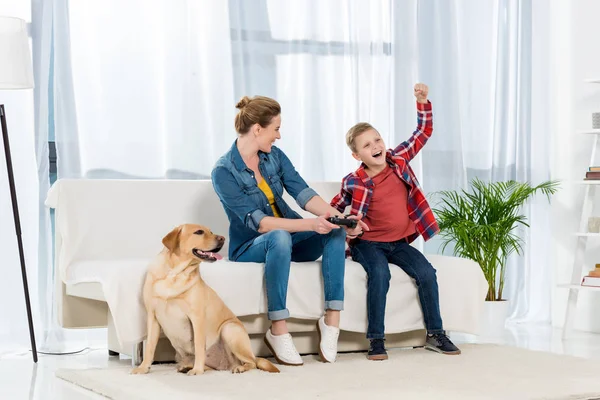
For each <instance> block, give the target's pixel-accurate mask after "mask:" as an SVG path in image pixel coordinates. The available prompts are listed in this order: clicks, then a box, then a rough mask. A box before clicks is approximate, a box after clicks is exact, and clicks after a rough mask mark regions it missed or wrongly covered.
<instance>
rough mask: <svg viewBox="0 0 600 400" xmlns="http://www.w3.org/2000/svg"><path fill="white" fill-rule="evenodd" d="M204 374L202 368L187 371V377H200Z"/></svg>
mask: <svg viewBox="0 0 600 400" xmlns="http://www.w3.org/2000/svg"><path fill="white" fill-rule="evenodd" d="M203 373H204V368H202V369H200V368H192V369H190V370H189V371H188V373H187V374H188V375H202V374H203Z"/></svg>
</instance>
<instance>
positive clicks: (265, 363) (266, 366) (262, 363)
mask: <svg viewBox="0 0 600 400" xmlns="http://www.w3.org/2000/svg"><path fill="white" fill-rule="evenodd" d="M256 367H257V368H258V369H260V370H262V371H267V372H272V373H277V372H279V370H278V369H277V367H276V366H274V365H273V363H271V361H269V360H266V359H264V358H260V357H256Z"/></svg>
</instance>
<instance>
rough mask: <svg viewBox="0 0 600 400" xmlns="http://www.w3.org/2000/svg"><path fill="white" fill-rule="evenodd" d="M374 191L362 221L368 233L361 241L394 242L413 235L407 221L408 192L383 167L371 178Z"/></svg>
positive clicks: (390, 171)
mask: <svg viewBox="0 0 600 400" xmlns="http://www.w3.org/2000/svg"><path fill="white" fill-rule="evenodd" d="M371 179H372V180H373V183H374V185H375V187H374V188H373V197H372V198H371V202H370V204H369V212H368V213H367V215H366V216H365V218H364V219H363V221H365V223H366V224H367V226H368V227H369V228H370V229H371V230H369V231H367V230H365V231H364V234H363V236H362V237H361V238H362V239H364V240H370V241H373V242H395V241H396V240H400V239H403V238H405V237H407V236H409V235H412V234H413V233H415V231H416V229H415V224H414V223H413V222H412V221H411V220H410V218H409V217H408V189H407V187H406V184H405V183H404V182H403V181H402V180H400V178H398V176H397V175H396V174H395V173H394V171H393V170H392V169H391V168H390V166H389V165H387V164H386V166H385V169H384V170H383V171H381V172H380V173H378V174H377V175H375V176H373V177H371Z"/></svg>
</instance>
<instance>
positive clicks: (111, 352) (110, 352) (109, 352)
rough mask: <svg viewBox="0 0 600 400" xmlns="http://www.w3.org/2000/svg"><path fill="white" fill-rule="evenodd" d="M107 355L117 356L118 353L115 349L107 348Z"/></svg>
mask: <svg viewBox="0 0 600 400" xmlns="http://www.w3.org/2000/svg"><path fill="white" fill-rule="evenodd" d="M108 355H109V356H111V357H117V356H118V355H119V353H118V352H116V351H112V350H110V349H109V350H108Z"/></svg>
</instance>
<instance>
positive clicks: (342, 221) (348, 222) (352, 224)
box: [327, 217, 358, 229]
mask: <svg viewBox="0 0 600 400" xmlns="http://www.w3.org/2000/svg"><path fill="white" fill-rule="evenodd" d="M327 221H329V222H331V223H332V224H334V225H340V226H347V227H348V228H352V229H354V228H356V225H357V224H358V221H357V220H355V219H348V218H339V217H329V218H327Z"/></svg>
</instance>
